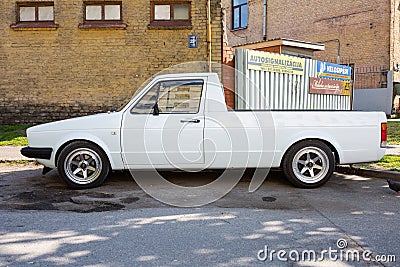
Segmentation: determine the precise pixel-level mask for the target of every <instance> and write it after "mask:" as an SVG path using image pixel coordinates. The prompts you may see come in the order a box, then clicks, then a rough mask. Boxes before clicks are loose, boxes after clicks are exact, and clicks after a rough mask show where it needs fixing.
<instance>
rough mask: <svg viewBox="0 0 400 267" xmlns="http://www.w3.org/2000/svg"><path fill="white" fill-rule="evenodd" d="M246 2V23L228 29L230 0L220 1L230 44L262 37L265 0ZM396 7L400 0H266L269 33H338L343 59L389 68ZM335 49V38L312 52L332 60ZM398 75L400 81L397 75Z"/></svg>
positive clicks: (395, 58) (398, 44)
mask: <svg viewBox="0 0 400 267" xmlns="http://www.w3.org/2000/svg"><path fill="white" fill-rule="evenodd" d="M248 3H249V25H248V28H247V29H243V30H238V31H231V21H232V20H231V1H230V0H223V1H222V6H223V10H224V13H225V18H226V20H227V22H226V23H225V25H226V26H225V27H224V30H225V35H226V37H227V39H228V40H227V43H228V45H229V46H236V45H242V44H247V43H254V42H260V41H262V40H263V32H262V25H263V12H262V11H263V3H264V1H263V0H249V1H248ZM399 10H400V1H399V0H391V1H383V0H378V1H372V0H354V1H344V0H341V1H324V0H310V1H300V0H295V1H293V0H279V1H278V0H267V22H266V24H267V39H268V40H270V39H275V38H288V39H297V40H301V41H309V42H323V41H326V40H330V39H340V42H341V53H340V54H341V59H342V62H344V63H355V64H356V65H357V66H358V67H370V66H379V67H381V66H382V67H385V68H387V69H392V67H393V63H395V62H398V63H400V34H399V32H400V30H399V27H400V26H399V25H400V20H399V12H400V11H399ZM391 21H392V23H391ZM391 36H392V37H391ZM337 49H338V46H337V43H335V42H331V43H326V51H325V52H318V53H316V58H317V59H321V60H327V61H335V59H336V56H337ZM396 77H397V79H399V81H400V75H399V74H397V75H396Z"/></svg>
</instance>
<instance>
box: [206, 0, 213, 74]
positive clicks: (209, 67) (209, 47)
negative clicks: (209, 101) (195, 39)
mask: <svg viewBox="0 0 400 267" xmlns="http://www.w3.org/2000/svg"><path fill="white" fill-rule="evenodd" d="M211 33H212V32H211V0H207V43H208V72H211V71H212V68H211V62H212V57H211V56H212V55H211V52H212V47H211Z"/></svg>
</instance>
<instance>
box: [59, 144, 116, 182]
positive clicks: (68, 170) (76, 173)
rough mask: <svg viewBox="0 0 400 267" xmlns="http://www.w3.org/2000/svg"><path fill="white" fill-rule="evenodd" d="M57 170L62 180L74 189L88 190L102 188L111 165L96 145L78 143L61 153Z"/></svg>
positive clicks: (70, 145) (67, 147) (68, 146)
mask: <svg viewBox="0 0 400 267" xmlns="http://www.w3.org/2000/svg"><path fill="white" fill-rule="evenodd" d="M57 168H58V172H59V174H60V176H61V178H62V179H63V180H64V181H65V182H66V183H67V184H68V185H69V186H70V187H72V188H75V189H86V188H93V187H97V186H100V185H101V184H102V183H103V182H104V180H105V179H106V178H107V176H108V173H109V171H110V164H109V162H108V159H107V157H106V155H105V154H104V152H103V151H102V150H101V149H100V148H99V147H97V146H96V145H94V144H92V143H89V142H85V141H77V142H73V143H71V144H69V145H67V146H66V147H65V148H64V149H63V150H62V151H61V153H60V156H59V157H58V161H57Z"/></svg>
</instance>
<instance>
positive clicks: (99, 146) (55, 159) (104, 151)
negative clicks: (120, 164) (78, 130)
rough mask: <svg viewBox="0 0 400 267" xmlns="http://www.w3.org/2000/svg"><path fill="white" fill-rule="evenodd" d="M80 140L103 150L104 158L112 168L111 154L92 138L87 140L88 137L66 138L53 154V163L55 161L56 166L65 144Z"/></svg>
mask: <svg viewBox="0 0 400 267" xmlns="http://www.w3.org/2000/svg"><path fill="white" fill-rule="evenodd" d="M80 141H83V142H88V143H91V144H93V145H95V146H96V147H98V148H99V149H100V150H101V151H103V153H104V155H105V156H106V158H107V160H108V164H109V165H110V168H111V169H113V161H112V158H111V156H110V154H109V151H107V150H106V149H104V148H103V147H102V146H101V145H99V144H98V143H96V142H94V141H93V140H88V139H85V138H77V139H71V140H68V141H66V142H64V143H63V144H62V145H61V146H59V148H58V149H57V152H56V154H55V158H54V163H55V166H56V167H58V166H57V163H58V158H59V156H60V153H61V151H63V149H64V148H65V147H66V146H68V145H69V144H72V143H74V142H80Z"/></svg>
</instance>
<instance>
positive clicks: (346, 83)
mask: <svg viewBox="0 0 400 267" xmlns="http://www.w3.org/2000/svg"><path fill="white" fill-rule="evenodd" d="M341 82H342V83H343V93H342V95H346V96H350V92H351V81H341Z"/></svg>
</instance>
